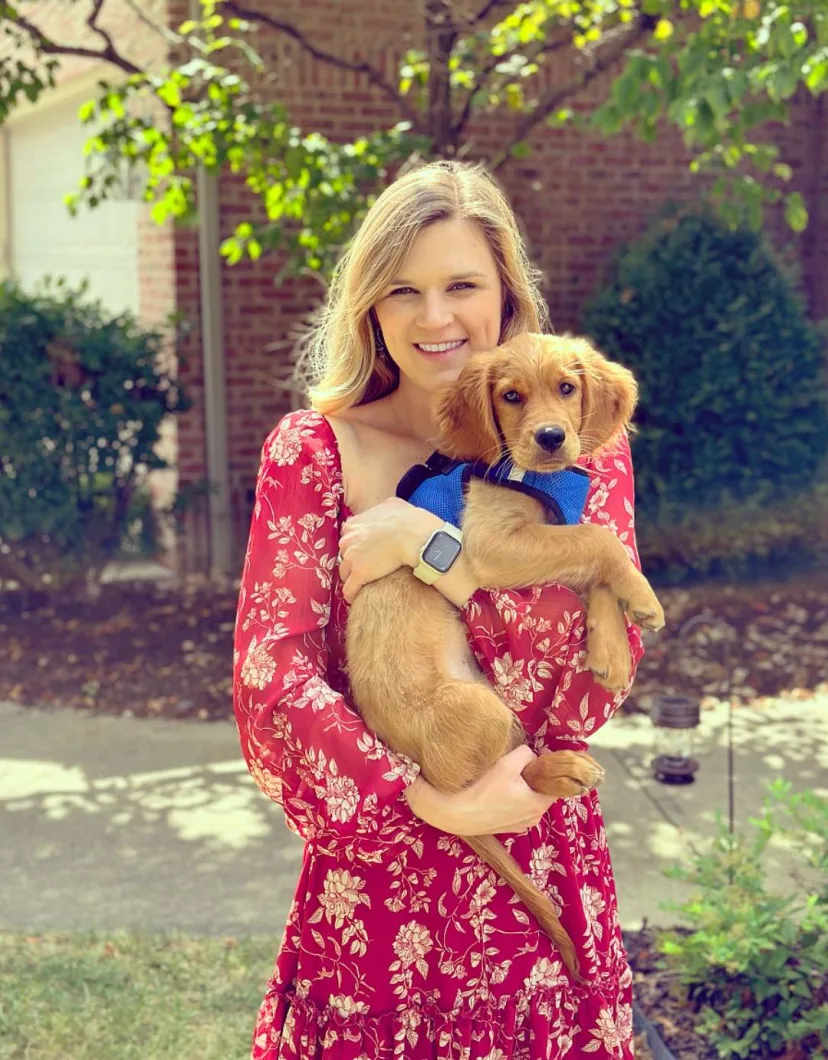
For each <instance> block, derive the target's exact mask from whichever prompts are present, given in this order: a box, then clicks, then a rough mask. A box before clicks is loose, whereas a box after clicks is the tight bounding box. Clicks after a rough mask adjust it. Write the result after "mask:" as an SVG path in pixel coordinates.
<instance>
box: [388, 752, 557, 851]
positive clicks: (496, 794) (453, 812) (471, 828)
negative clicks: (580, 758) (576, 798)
mask: <svg viewBox="0 0 828 1060" xmlns="http://www.w3.org/2000/svg"><path fill="white" fill-rule="evenodd" d="M536 757H537V756H536V755H535V753H534V752H533V751H532V750H531V749H530V748H529V747H527V746H526V745H525V744H523V745H521V746H520V747H516V748H515V750H514V751H510V752H509V754H507V755H504V756H503V757H502V758H501V759H499V760H498V761H497V762H495V764H494V765H493V766H492V767H491V769H489V771H488V772H487V773H484V774H483V776H482V777H481V778H480V780H478V781H476V782H475V783H474V784H470V785H469V786H468V787H467V788H464V789H463V790H462V791H458V792H453V793H451V794H448V793H446V792H442V791H439V790H438V789H437V788H435V787H433V786H432V785H431V784H429V783H428V782H427V781H426V780H424V779H423V777H417V779H416V780H415V781H414V782H413V783H412V784H411V785H409V787H408V788H407V789H406V792H405V796H406V799H407V800H408V804H409V806H410V807H411V810H412V813H414V814H415V815H416V816H417V817H419V818H420V819H421V820H423V821H425V822H426V823H427V824H430V825H433V826H434V827H435V828H439V829H440V831H442V832H449V833H451V834H452V835H459V836H464V835H495V834H497V833H500V832H525V831H526V830H527V829H528V828H534V827H535V825H536V824H538V823H539V821H540V820H541V818H542V817H543V815H544V814H545V813H546V811H547V810H548V809H549V807H550V806H551V805H552V803H553V802H554V801H555V799H554V798H550V797H549V796H548V795H540V794H538V792H536V791H533V790H532V789H531V788H530V787H529V785H528V784H527V783H526V781H525V780H524V779H523V778H522V776H521V773H522V772H523V770H524V769H525V768H526V767H527V765H528V764H529V763H530V762H531V761H533V760H534V759H535V758H536Z"/></svg>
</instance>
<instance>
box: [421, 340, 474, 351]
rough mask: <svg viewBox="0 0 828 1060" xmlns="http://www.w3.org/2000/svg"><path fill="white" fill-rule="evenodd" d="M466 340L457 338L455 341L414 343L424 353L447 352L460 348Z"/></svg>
mask: <svg viewBox="0 0 828 1060" xmlns="http://www.w3.org/2000/svg"><path fill="white" fill-rule="evenodd" d="M465 341H466V340H465V339H455V340H454V341H453V342H433V343H432V342H429V343H425V342H415V343H414V345H415V346H416V347H417V349H418V350H422V351H423V353H446V352H447V351H448V350H456V349H458V348H459V347H460V346H462V345H463V343H464V342H465Z"/></svg>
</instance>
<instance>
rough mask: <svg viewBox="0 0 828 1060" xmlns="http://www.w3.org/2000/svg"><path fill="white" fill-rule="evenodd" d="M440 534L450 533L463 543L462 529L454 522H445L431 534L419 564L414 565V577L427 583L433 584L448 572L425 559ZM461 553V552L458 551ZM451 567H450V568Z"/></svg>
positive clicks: (421, 550)
mask: <svg viewBox="0 0 828 1060" xmlns="http://www.w3.org/2000/svg"><path fill="white" fill-rule="evenodd" d="M438 534H448V535H449V537H453V538H454V540H455V541H459V542H460V544H461V545H462V544H463V534H462V531H460V530H458V529H457V527H456V526H454V524H453V523H443V525H442V526H441V527H438V529H437V530H435V531H434V532H433V533H432V534H430V535H429V538H428V541H426V543H425V544H424V545H423V547H422V548H421V549H420V556H419V559H418V561H417V566H416V567H414V571H413V573H414V577H415V578H419V580H420V581H421V582H423V583H424V584H425V585H433V584H434V583H435V582H436V581H437V579H438V578H442V577H443V575H444V574H448V571H441V570H437V568H436V567H432V565H431V564H430V563H428V562H427V561H426V560H425V558H424V557H425V554H426V552H427V551H428V546H429V545H430V544H431V542H432V541H433V540H434V538H435V537H436V536H437V535H438ZM458 555H459V553H458ZM450 569H451V568H449V570H450Z"/></svg>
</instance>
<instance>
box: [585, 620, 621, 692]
mask: <svg viewBox="0 0 828 1060" xmlns="http://www.w3.org/2000/svg"><path fill="white" fill-rule="evenodd" d="M586 664H587V667H588V668H589V669H590V670H591V671H592V673H593V675H594V677H595V680H596V681H597V682H598V684H599V685H602V686H603V687H604V688H606V689H607V690H608V691H610V692H619V691H620V690H621V689H622V688H626V687H627V685H628V684H629V683H630V676H631V674H632V656H631V655H630V646H629V644H628V643H627V638H626V636H625V637H624V639H623V640H622V641H621V642H620V643H619V644H613V643H612V642H611V640H610V638H608V637H603V636H601V635H600V634H599V633H598V632H596V633H592V632H590V634H589V640H588V645H587V657H586Z"/></svg>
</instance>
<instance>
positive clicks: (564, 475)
mask: <svg viewBox="0 0 828 1060" xmlns="http://www.w3.org/2000/svg"><path fill="white" fill-rule="evenodd" d="M472 477H474V478H479V479H482V480H483V481H484V482H491V483H492V484H493V485H496V486H504V487H505V488H506V489H512V490H517V492H518V493H524V494H526V495H527V496H529V497H534V498H535V500H536V501H539V502H540V503H541V504H542V505H543V507H544V509H545V510H546V521H547V522H548V523H556V524H559V525H566V524H572V523H577V522H578V521H579V519H580V518H581V515H582V513H583V510H584V504H585V503H586V498H587V492H588V491H589V475H588V474H587V473H586V471H584V470H583V469H581V468H578V467H571V468H564V469H563V470H561V471H545V472H541V471H522V470H520V469H519V468H516V467H515V466H514V464H513V463H512V461H511V460H510V459H509V457H503V458H502V459H501V460H499V461H498V462H497V463H496V464H493V465H489V464H485V463H483V461H477V462H476V463H463V462H461V461H459V460H452V459H451V458H450V457H448V456H444V455H443V454H442V453H432V454H431V456H430V457H429V458H428V460H426V462H425V463H424V464H415V465H414V467H412V468H409V470H408V471H406V473H405V474H404V475H403V477H402V478H401V479H400V481H399V483H398V485H397V496H398V497H401V498H402V499H403V500H406V501H409V502H410V503H411V504H415V505H416V506H417V507H418V508H425V509H426V510H427V511H429V512H432V513H433V514H434V515H436V516H437V517H438V518H440V519H442V520H443V521H444V522H446V523H451V524H452V525H453V526H456V527H457V528H458V529H460V527H461V524H462V521H463V509H464V508H465V506H466V493H467V491H468V486H469V482H470V480H471V479H472Z"/></svg>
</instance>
